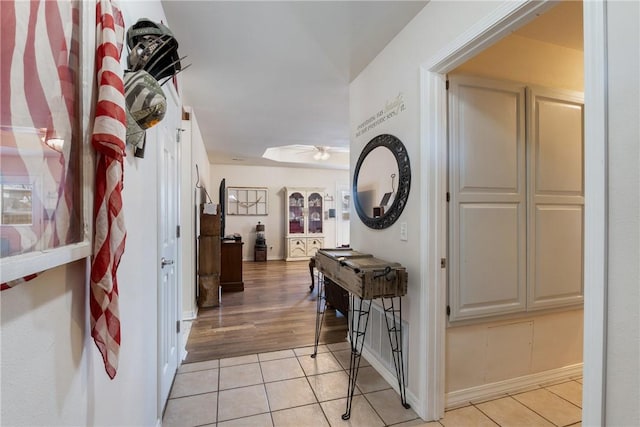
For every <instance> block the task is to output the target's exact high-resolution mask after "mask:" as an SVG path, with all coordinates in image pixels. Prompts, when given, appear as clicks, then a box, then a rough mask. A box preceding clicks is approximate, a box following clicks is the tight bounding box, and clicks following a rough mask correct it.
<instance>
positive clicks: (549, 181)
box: [449, 77, 584, 321]
mask: <svg viewBox="0 0 640 427" xmlns="http://www.w3.org/2000/svg"><path fill="white" fill-rule="evenodd" d="M450 83H451V84H450V90H449V97H450V98H449V101H450V102H449V108H450V110H449V120H450V153H449V154H450V157H449V159H450V164H449V174H450V179H449V182H450V196H451V201H450V208H449V210H450V263H449V266H450V270H449V274H450V276H449V306H450V313H451V314H450V320H451V321H456V320H466V319H475V318H481V317H486V316H495V315H500V314H507V313H519V312H525V311H532V310H539V309H546V308H556V307H565V306H576V305H579V304H581V303H582V301H583V277H582V267H583V265H582V259H583V250H584V249H583V241H584V235H583V232H582V230H583V217H584V209H583V207H584V186H583V183H584V172H583V166H582V159H583V157H584V155H583V134H582V129H583V117H584V106H583V102H582V98H581V96H580V94H575V93H570V92H568V91H560V90H551V89H544V88H531V87H525V85H523V84H522V85H521V84H517V83H509V82H496V81H488V80H485V79H480V78H471V77H454V78H452V79H451V81H450ZM525 93H526V96H525Z"/></svg>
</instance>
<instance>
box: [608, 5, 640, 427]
mask: <svg viewBox="0 0 640 427" xmlns="http://www.w3.org/2000/svg"><path fill="white" fill-rule="evenodd" d="M639 21H640V3H638V2H619V1H609V2H607V29H608V34H607V37H608V43H607V47H608V63H609V66H608V96H609V99H608V106H607V112H608V119H609V123H608V124H609V129H608V133H609V134H608V137H609V141H608V150H609V159H608V165H609V166H608V167H609V183H608V189H609V209H608V210H609V218H608V228H609V257H608V275H609V277H608V279H609V283H608V294H607V312H608V316H607V336H606V373H605V382H606V391H605V400H606V409H605V417H606V419H605V424H606V425H610V426H623V425H625V426H631V425H640V405H638V402H640V315H639V314H638V313H639V310H638V307H640V286H639V284H640V267H639V266H640V175H639V172H638V171H639V169H640V146H639V141H640V129H639V126H640V124H639V121H638V117H640V103H639V101H638V99H640V81H639V79H638V76H640V65H639V62H638V61H639V57H638V52H640V32H639V30H638V22H639Z"/></svg>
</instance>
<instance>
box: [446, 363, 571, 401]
mask: <svg viewBox="0 0 640 427" xmlns="http://www.w3.org/2000/svg"><path fill="white" fill-rule="evenodd" d="M580 376H582V363H577V364H575V365H569V366H565V367H562V368H557V369H551V370H548V371H544V372H538V373H536V374H531V375H525V376H523V377H518V378H509V379H508V380H504V381H498V382H495V383H491V384H483V385H479V386H476V387H470V388H467V389H463V390H456V391H452V392H450V393H446V395H445V402H446V403H445V407H446V408H447V409H449V408H453V407H456V406H460V405H464V404H468V403H470V402H475V401H479V400H486V399H491V398H493V397H497V396H502V395H506V394H508V393H515V392H518V391H522V390H523V389H526V388H529V387H532V386H537V385H540V384H546V383H550V382H554V381H561V380H570V379H571V378H576V377H580Z"/></svg>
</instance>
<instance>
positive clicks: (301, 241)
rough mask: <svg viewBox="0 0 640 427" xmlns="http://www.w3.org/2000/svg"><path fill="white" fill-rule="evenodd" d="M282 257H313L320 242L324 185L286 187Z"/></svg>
mask: <svg viewBox="0 0 640 427" xmlns="http://www.w3.org/2000/svg"><path fill="white" fill-rule="evenodd" d="M284 191H285V212H287V216H286V218H285V256H286V260H287V261H294V260H303V259H308V258H310V257H312V256H314V255H315V254H316V252H317V250H318V249H320V248H322V247H323V245H324V193H325V189H324V188H319V187H309V188H307V187H286V188H285V189H284Z"/></svg>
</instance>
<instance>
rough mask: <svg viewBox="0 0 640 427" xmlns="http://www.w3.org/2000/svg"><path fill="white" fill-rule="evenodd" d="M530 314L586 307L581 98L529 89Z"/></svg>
mask: <svg viewBox="0 0 640 427" xmlns="http://www.w3.org/2000/svg"><path fill="white" fill-rule="evenodd" d="M527 116H528V119H527V123H528V124H529V125H528V137H527V141H529V147H530V151H529V153H530V154H529V168H528V170H529V187H528V188H529V197H528V203H529V218H530V219H529V223H528V226H529V232H528V248H529V249H528V252H529V286H528V308H529V310H532V309H542V308H551V307H557V306H561V305H567V304H579V303H582V301H583V295H584V292H583V277H582V271H583V265H582V259H583V253H584V246H583V244H584V239H583V236H584V232H583V229H584V224H583V219H584V172H583V171H584V169H583V167H582V166H583V158H584V151H583V149H584V138H583V131H582V124H583V118H584V104H583V99H582V94H576V93H573V92H569V91H559V90H551V89H545V88H528V89H527Z"/></svg>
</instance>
